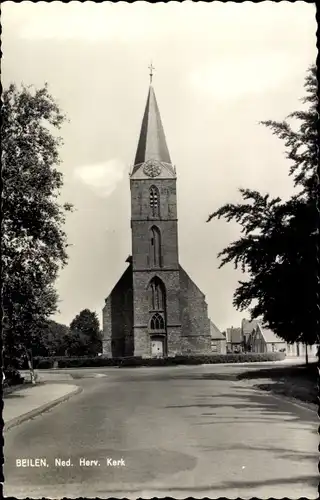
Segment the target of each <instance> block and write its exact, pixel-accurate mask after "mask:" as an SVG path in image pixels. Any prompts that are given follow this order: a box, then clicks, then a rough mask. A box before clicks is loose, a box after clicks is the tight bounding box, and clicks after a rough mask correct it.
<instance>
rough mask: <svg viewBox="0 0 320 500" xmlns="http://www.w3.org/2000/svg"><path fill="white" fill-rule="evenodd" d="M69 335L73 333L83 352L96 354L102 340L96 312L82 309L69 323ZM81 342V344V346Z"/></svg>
mask: <svg viewBox="0 0 320 500" xmlns="http://www.w3.org/2000/svg"><path fill="white" fill-rule="evenodd" d="M70 331H71V335H75V336H76V338H77V341H78V343H79V344H80V346H79V347H80V348H81V351H82V353H83V354H88V355H97V354H98V352H101V347H102V340H101V332H100V325H99V320H98V317H97V314H96V313H95V312H91V311H90V310H89V309H83V311H81V312H80V313H79V314H78V315H77V316H76V317H75V318H74V319H73V320H72V322H71V324H70ZM81 344H82V346H81Z"/></svg>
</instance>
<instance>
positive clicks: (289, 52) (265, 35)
mask: <svg viewBox="0 0 320 500" xmlns="http://www.w3.org/2000/svg"><path fill="white" fill-rule="evenodd" d="M2 29H3V33H2V50H3V59H2V84H3V85H4V87H6V86H7V85H8V84H9V83H10V82H15V83H16V84H18V85H19V84H20V83H24V84H27V85H35V86H36V87H41V86H43V85H44V83H45V82H48V84H49V91H50V93H51V94H52V96H53V97H54V98H55V100H56V101H57V102H58V104H59V105H60V107H61V108H62V110H63V111H64V112H65V113H66V114H67V116H68V122H67V123H65V125H64V126H63V128H62V130H61V135H62V137H63V140H64V146H63V147H62V149H61V159H62V164H61V166H60V167H59V168H60V169H61V170H62V172H63V174H64V187H63V190H62V193H61V200H62V201H68V202H70V203H73V204H74V206H75V211H74V212H73V213H72V214H70V215H68V217H67V221H66V226H65V230H66V233H67V236H68V242H69V243H70V245H71V247H70V248H69V262H68V265H67V266H66V267H65V268H64V269H63V270H62V271H61V273H60V276H59V279H58V281H57V289H58V292H59V297H60V302H59V313H58V314H57V315H56V316H55V319H56V320H57V321H59V322H62V323H65V324H67V325H68V324H70V322H71V321H72V319H73V318H74V317H75V316H76V315H77V314H78V313H79V312H80V311H81V310H82V309H85V308H88V309H90V310H92V311H96V312H97V314H98V316H99V320H100V321H101V320H102V308H103V305H104V299H105V298H106V297H107V296H108V295H109V293H110V291H111V290H112V288H113V286H114V285H115V283H116V282H117V280H118V279H119V277H120V276H121V274H122V273H123V271H124V270H125V268H126V266H127V264H126V263H125V260H126V258H127V257H128V255H130V253H131V234H130V188H129V171H130V169H131V166H132V163H133V161H134V157H135V152H136V147H137V142H138V136H139V131H140V126H141V121H142V116H143V111H144V107H145V102H146V98H147V93H148V86H149V69H148V66H149V64H150V61H152V63H153V65H154V67H155V71H154V78H153V85H154V89H155V93H156V96H157V101H158V105H159V108H160V114H161V118H162V122H163V126H164V130H165V134H166V139H167V144H168V147H169V151H170V156H171V159H172V161H173V163H174V164H175V166H176V170H177V177H178V180H177V197H178V219H179V232H178V238H179V258H180V263H181V265H182V266H183V267H184V268H185V270H186V271H187V272H188V274H189V275H190V277H191V278H192V279H193V280H194V281H195V282H196V284H197V285H198V286H199V287H200V289H201V290H202V291H203V293H204V294H205V296H206V301H207V303H208V311H209V316H210V317H211V319H212V320H213V322H214V323H215V324H216V325H217V326H218V328H220V329H221V330H224V329H225V328H227V327H230V326H240V322H241V319H242V318H243V317H248V313H247V312H239V311H237V310H236V309H235V308H234V307H233V305H232V299H233V293H234V291H235V289H236V287H237V283H238V280H239V279H243V278H244V276H243V275H242V274H241V272H240V271H237V270H235V269H234V267H233V265H232V264H231V265H228V266H225V267H223V268H222V269H218V266H219V263H220V261H219V259H218V258H217V254H218V252H219V251H221V250H222V249H223V248H224V247H225V246H227V245H228V244H229V243H230V242H232V241H234V240H235V239H237V238H238V236H239V234H240V233H239V227H238V225H237V224H235V223H232V222H231V223H227V222H226V221H225V220H220V221H217V220H212V221H211V222H210V223H206V220H207V218H208V215H209V214H211V213H212V212H214V211H215V210H216V209H217V208H219V207H220V206H221V205H223V204H225V203H233V202H238V201H240V197H239V192H238V189H239V188H240V187H245V188H251V189H257V190H259V191H261V192H263V193H267V192H268V193H270V194H271V195H272V196H281V197H283V198H288V197H289V196H290V195H291V193H292V192H293V186H292V180H291V179H290V178H289V177H288V170H289V166H290V165H289V163H288V161H287V160H286V159H285V156H284V152H285V149H284V144H283V143H282V142H281V141H280V140H279V139H278V138H277V137H275V136H273V135H272V133H271V131H270V130H269V129H267V128H266V127H263V126H262V125H259V121H261V120H267V119H272V120H283V119H284V118H285V117H286V116H287V115H288V114H289V113H290V112H291V111H293V110H295V109H297V108H299V107H301V103H300V102H299V98H301V97H302V96H303V95H304V91H303V83H304V78H305V74H306V70H307V68H308V67H309V66H310V65H311V64H313V63H314V62H315V59H316V54H317V49H316V19H315V8H314V5H313V4H307V3H306V2H300V1H297V2H294V3H289V2H280V3H275V2H268V1H266V2H262V3H258V4H254V3H252V2H244V3H242V4H237V3H234V2H227V3H221V2H211V3H204V2H198V3H193V2H190V1H186V2H183V3H179V2H169V3H167V4H164V3H157V4H151V3H148V2H140V1H138V2H135V3H132V4H129V3H126V2H118V3H111V2H103V3H101V4H100V3H93V2H89V1H87V2H85V3H80V2H70V3H67V4H64V3H62V2H56V1H54V2H50V3H46V2H36V3H31V2H21V3H19V4H17V3H14V2H5V3H3V5H2Z"/></svg>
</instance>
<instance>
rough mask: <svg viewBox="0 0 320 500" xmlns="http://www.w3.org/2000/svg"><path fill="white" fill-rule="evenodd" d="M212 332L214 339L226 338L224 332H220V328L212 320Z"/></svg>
mask: <svg viewBox="0 0 320 500" xmlns="http://www.w3.org/2000/svg"><path fill="white" fill-rule="evenodd" d="M210 334H211V338H212V339H217V340H226V338H225V336H224V335H223V333H221V332H220V330H219V328H218V327H217V326H216V325H215V324H214V323H213V322H212V321H211V320H210Z"/></svg>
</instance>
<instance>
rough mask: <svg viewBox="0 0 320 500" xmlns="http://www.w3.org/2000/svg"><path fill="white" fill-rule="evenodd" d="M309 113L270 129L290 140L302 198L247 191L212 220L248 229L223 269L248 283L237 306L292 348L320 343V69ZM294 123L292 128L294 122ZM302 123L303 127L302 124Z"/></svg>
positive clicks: (310, 76)
mask: <svg viewBox="0 0 320 500" xmlns="http://www.w3.org/2000/svg"><path fill="white" fill-rule="evenodd" d="M305 89H306V96H305V97H304V98H303V99H302V101H303V103H304V104H306V105H307V109H304V110H301V111H294V112H293V113H291V114H290V115H289V117H288V118H287V119H286V120H284V121H283V122H275V121H271V120H269V121H264V122H261V123H262V124H263V125H264V126H266V127H268V128H269V129H271V130H272V132H273V134H275V135H276V136H277V137H279V138H280V139H281V140H283V141H284V145H285V148H286V158H287V159H288V160H289V162H290V163H289V175H290V176H291V177H292V178H293V184H294V186H295V187H296V193H295V194H294V195H293V196H292V197H291V198H290V199H289V200H288V201H282V200H281V199H280V198H278V197H277V198H272V197H271V196H270V194H262V193H260V192H258V191H254V190H251V189H240V193H241V196H242V200H243V201H242V202H241V203H238V204H232V203H228V204H225V205H224V206H222V207H220V208H219V209H218V210H216V211H215V212H214V213H213V214H211V215H210V216H209V218H208V221H207V222H209V221H210V220H212V219H214V218H218V219H220V218H225V219H226V221H227V222H230V221H231V220H233V221H236V222H238V223H239V224H240V226H241V237H240V238H239V239H238V240H237V241H234V242H232V243H230V244H229V245H228V246H227V247H226V248H224V249H223V250H222V251H221V252H220V253H219V254H218V257H219V258H221V264H220V267H222V266H224V265H226V264H228V263H231V262H233V264H234V266H235V268H236V269H237V268H240V269H241V270H242V272H244V273H246V274H247V276H248V279H247V280H246V281H239V286H238V288H237V289H236V291H235V293H234V300H233V304H234V305H235V307H236V308H237V309H239V310H241V311H243V310H245V309H249V311H250V314H251V319H254V318H259V319H261V320H262V323H263V324H264V325H265V326H267V327H268V328H270V329H272V330H273V331H274V332H275V333H277V334H278V335H279V336H280V337H281V338H283V339H285V340H286V341H288V342H295V341H298V340H299V341H303V342H306V343H310V344H312V343H316V342H319V332H318V331H317V328H316V322H315V317H316V315H317V307H318V305H317V300H316V296H317V295H316V287H318V285H319V283H318V281H317V273H316V268H317V238H318V236H319V231H318V217H319V213H318V210H317V203H318V200H319V178H318V177H317V167H318V142H317V137H318V127H319V118H318V114H317V79H316V68H315V66H312V67H310V68H309V70H308V72H307V76H306V79H305ZM292 119H293V123H292V124H290V123H289V122H290V120H292ZM297 124H298V125H297Z"/></svg>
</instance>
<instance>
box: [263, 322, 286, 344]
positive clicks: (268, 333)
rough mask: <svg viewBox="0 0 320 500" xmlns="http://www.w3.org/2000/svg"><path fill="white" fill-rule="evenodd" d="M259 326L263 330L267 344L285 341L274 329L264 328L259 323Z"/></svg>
mask: <svg viewBox="0 0 320 500" xmlns="http://www.w3.org/2000/svg"><path fill="white" fill-rule="evenodd" d="M258 328H259V330H260V332H261V335H262V337H263V338H264V340H265V342H266V343H267V344H275V343H277V342H284V340H283V339H281V338H280V337H278V335H276V334H275V333H274V332H273V331H272V330H269V329H268V328H263V326H262V325H261V324H260V323H258Z"/></svg>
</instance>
